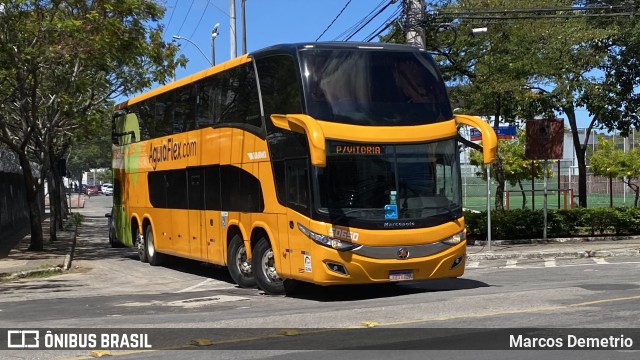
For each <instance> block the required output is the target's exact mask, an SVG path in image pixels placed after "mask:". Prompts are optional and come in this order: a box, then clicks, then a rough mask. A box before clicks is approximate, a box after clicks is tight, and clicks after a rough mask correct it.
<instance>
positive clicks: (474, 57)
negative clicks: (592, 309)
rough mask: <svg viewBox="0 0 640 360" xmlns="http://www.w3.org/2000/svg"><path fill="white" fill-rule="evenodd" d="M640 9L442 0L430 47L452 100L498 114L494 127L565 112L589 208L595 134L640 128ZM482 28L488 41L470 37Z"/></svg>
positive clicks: (614, 3)
mask: <svg viewBox="0 0 640 360" xmlns="http://www.w3.org/2000/svg"><path fill="white" fill-rule="evenodd" d="M581 7H582V8H581ZM636 13H637V6H636V5H634V2H630V1H623V0H609V1H600V0H584V1H568V0H552V1H548V0H544V1H542V0H531V1H529V0H526V1H525V0H505V1H494V0H481V1H478V0H473V1H472V0H458V1H446V2H436V3H435V5H434V11H431V12H430V13H429V14H430V15H431V16H430V17H428V18H427V21H426V28H425V33H426V34H427V36H426V40H427V42H426V44H427V49H428V50H431V51H434V53H435V54H436V59H437V60H438V61H439V62H440V64H441V68H442V69H443V72H444V73H445V78H446V79H447V80H448V81H449V84H450V87H451V89H452V90H451V97H452V100H453V103H454V104H456V106H457V107H461V108H464V109H465V110H466V112H468V113H474V114H479V115H485V116H491V115H493V117H494V120H495V121H496V122H498V121H502V122H509V121H512V120H513V119H516V118H520V119H532V118H534V117H540V116H544V117H555V116H557V115H561V114H564V115H565V116H566V118H567V122H568V124H569V128H570V130H571V136H572V140H573V147H574V151H575V154H576V161H577V165H578V175H579V176H578V197H579V205H580V206H582V207H586V206H587V187H586V175H587V168H586V155H587V153H586V148H587V146H586V144H587V143H588V141H589V137H590V136H592V132H593V130H594V129H600V128H606V129H609V130H613V129H616V130H619V131H621V132H622V133H623V134H625V133H627V132H628V131H629V129H630V128H632V127H635V126H638V125H640V120H639V119H638V116H637V114H638V107H639V106H640V96H639V95H638V91H637V89H638V85H640V70H639V69H640V67H639V66H638V64H637V53H638V52H639V51H640V40H639V39H640V36H638V35H640V30H639V25H638V20H637V18H636V17H634V16H633V14H636ZM479 27H486V28H487V32H486V33H485V34H483V35H482V36H481V37H471V36H467V35H466V34H468V33H470V32H471V30H472V29H473V28H479ZM492 104H493V105H492ZM582 108H584V109H586V110H587V112H588V114H589V118H588V122H587V125H586V128H585V129H580V128H579V127H578V121H577V115H576V112H577V111H578V110H579V109H582ZM491 109H492V110H491ZM581 135H584V136H583V137H581ZM498 167H499V163H498ZM498 181H499V179H498Z"/></svg>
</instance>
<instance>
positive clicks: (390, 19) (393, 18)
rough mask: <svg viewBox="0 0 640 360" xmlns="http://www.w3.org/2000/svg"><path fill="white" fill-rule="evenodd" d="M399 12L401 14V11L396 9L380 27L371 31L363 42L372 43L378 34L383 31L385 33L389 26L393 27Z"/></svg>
mask: <svg viewBox="0 0 640 360" xmlns="http://www.w3.org/2000/svg"><path fill="white" fill-rule="evenodd" d="M401 12H402V9H400V8H398V9H397V10H396V11H395V12H394V13H393V14H391V16H389V17H388V18H387V20H385V21H384V22H383V23H382V25H380V26H379V27H378V28H377V29H376V30H374V31H372V32H371V33H370V34H369V35H367V36H366V37H365V38H364V39H363V41H364V42H371V41H373V39H375V38H376V37H378V36H379V35H380V34H382V33H383V32H384V31H386V30H387V29H388V28H389V27H390V26H391V25H393V23H394V22H396V21H397V20H398V19H399V18H400V14H401Z"/></svg>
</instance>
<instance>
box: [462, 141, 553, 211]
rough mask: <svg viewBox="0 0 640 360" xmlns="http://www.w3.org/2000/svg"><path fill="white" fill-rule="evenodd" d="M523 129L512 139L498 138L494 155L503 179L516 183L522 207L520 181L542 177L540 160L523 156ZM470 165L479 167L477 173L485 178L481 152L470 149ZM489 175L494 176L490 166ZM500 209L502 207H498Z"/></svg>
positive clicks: (512, 183) (524, 198)
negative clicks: (500, 165)
mask: <svg viewBox="0 0 640 360" xmlns="http://www.w3.org/2000/svg"><path fill="white" fill-rule="evenodd" d="M525 140H526V136H525V131H522V130H521V131H518V135H517V137H516V138H515V139H513V140H500V141H498V150H497V152H496V156H497V157H498V158H500V161H501V163H502V171H503V172H504V180H505V181H506V182H508V183H509V184H510V185H511V186H516V185H518V186H519V187H520V190H521V191H522V193H521V194H522V199H523V201H522V207H523V208H525V206H526V193H525V192H524V188H523V186H522V181H526V180H531V179H541V178H543V177H544V165H543V163H542V162H540V161H534V162H533V166H532V161H531V160H528V159H526V158H525V156H524V149H525ZM469 160H470V163H471V165H475V166H478V167H480V169H481V171H479V172H478V173H477V175H478V176H479V177H480V178H482V179H484V180H487V171H486V169H487V166H486V165H485V164H484V163H483V161H482V153H481V152H479V151H472V152H471V153H470V155H469ZM490 171H491V174H490V175H491V177H493V178H495V171H496V170H495V169H494V168H493V167H491V169H490ZM496 208H498V209H502V208H503V207H498V206H496Z"/></svg>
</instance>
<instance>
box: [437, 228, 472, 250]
mask: <svg viewBox="0 0 640 360" xmlns="http://www.w3.org/2000/svg"><path fill="white" fill-rule="evenodd" d="M463 240H467V231H466V230H463V231H461V232H459V233H457V234H453V235H452V236H450V237H448V238H446V239H444V240H442V241H440V242H441V243H443V244H447V245H449V246H454V245H458V244H460V243H461V242H462V241H463Z"/></svg>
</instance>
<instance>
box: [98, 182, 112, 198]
mask: <svg viewBox="0 0 640 360" xmlns="http://www.w3.org/2000/svg"><path fill="white" fill-rule="evenodd" d="M101 189H102V193H103V194H105V195H106V196H111V195H113V185H112V184H109V183H105V184H102V187H101Z"/></svg>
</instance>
